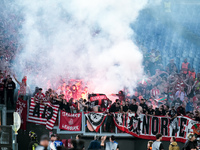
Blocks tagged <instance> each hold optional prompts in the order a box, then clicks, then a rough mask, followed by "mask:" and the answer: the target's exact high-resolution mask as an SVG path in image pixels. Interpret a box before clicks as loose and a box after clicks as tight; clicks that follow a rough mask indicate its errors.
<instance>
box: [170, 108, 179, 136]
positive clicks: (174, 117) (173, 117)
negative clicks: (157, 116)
mask: <svg viewBox="0 0 200 150" xmlns="http://www.w3.org/2000/svg"><path fill="white" fill-rule="evenodd" d="M168 115H169V117H170V126H171V127H172V129H173V132H175V133H176V132H177V131H178V120H177V111H176V110H175V107H174V106H172V109H171V110H170V111H169V114H168Z"/></svg>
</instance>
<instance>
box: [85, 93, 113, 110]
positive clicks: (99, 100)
mask: <svg viewBox="0 0 200 150" xmlns="http://www.w3.org/2000/svg"><path fill="white" fill-rule="evenodd" d="M88 99H89V100H90V103H91V107H92V108H93V111H98V109H96V107H100V106H101V108H102V111H105V110H106V108H107V106H108V101H109V99H108V98H107V96H106V95H105V94H89V95H88Z"/></svg>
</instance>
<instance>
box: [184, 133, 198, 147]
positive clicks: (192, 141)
mask: <svg viewBox="0 0 200 150" xmlns="http://www.w3.org/2000/svg"><path fill="white" fill-rule="evenodd" d="M187 138H188V141H187V142H186V143H185V145H184V147H183V150H198V148H197V147H196V144H195V140H196V137H195V135H194V134H193V133H189V134H188V136H187Z"/></svg>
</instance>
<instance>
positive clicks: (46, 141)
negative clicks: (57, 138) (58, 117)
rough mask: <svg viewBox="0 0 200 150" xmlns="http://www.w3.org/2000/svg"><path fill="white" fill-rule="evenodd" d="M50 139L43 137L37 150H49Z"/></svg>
mask: <svg viewBox="0 0 200 150" xmlns="http://www.w3.org/2000/svg"><path fill="white" fill-rule="evenodd" d="M48 146H49V137H48V136H47V135H42V136H41V138H40V145H39V146H37V147H36V150H49V149H48Z"/></svg>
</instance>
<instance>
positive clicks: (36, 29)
mask: <svg viewBox="0 0 200 150" xmlns="http://www.w3.org/2000/svg"><path fill="white" fill-rule="evenodd" d="M146 4H147V0H140V1H138V0H105V1H104V0H103V1H102V0H91V1H81V0H56V1H54V0H48V1H46V0H40V1H33V0H25V1H24V0H18V6H19V8H21V9H22V12H23V15H24V23H23V26H22V29H21V33H22V34H23V35H24V38H23V39H22V40H21V43H22V45H23V47H24V49H23V50H22V52H21V53H20V54H19V55H18V56H17V60H16V68H15V69H16V70H20V71H22V72H24V74H26V75H27V76H28V80H29V82H30V81H33V80H35V83H36V84H37V85H38V86H40V87H44V88H45V87H46V86H47V85H46V83H47V80H49V79H50V81H51V82H52V83H56V82H57V80H58V79H59V76H62V77H64V78H67V79H70V78H80V79H84V80H85V81H86V82H88V84H89V85H88V86H89V89H90V90H92V91H94V92H102V93H107V94H108V93H109V94H110V93H116V92H117V91H119V90H121V89H123V87H124V86H126V87H129V88H131V89H132V88H134V87H135V86H136V83H137V80H138V79H139V78H140V77H141V76H142V73H143V69H142V59H143V57H142V53H141V52H140V51H139V49H138V47H137V46H136V45H135V44H134V43H133V40H132V38H133V37H134V32H133V30H132V29H131V28H130V24H131V23H133V22H134V21H135V20H136V19H137V16H138V14H139V12H140V10H142V9H143V8H144V7H145V6H146ZM27 67H28V69H26V68H27Z"/></svg>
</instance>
